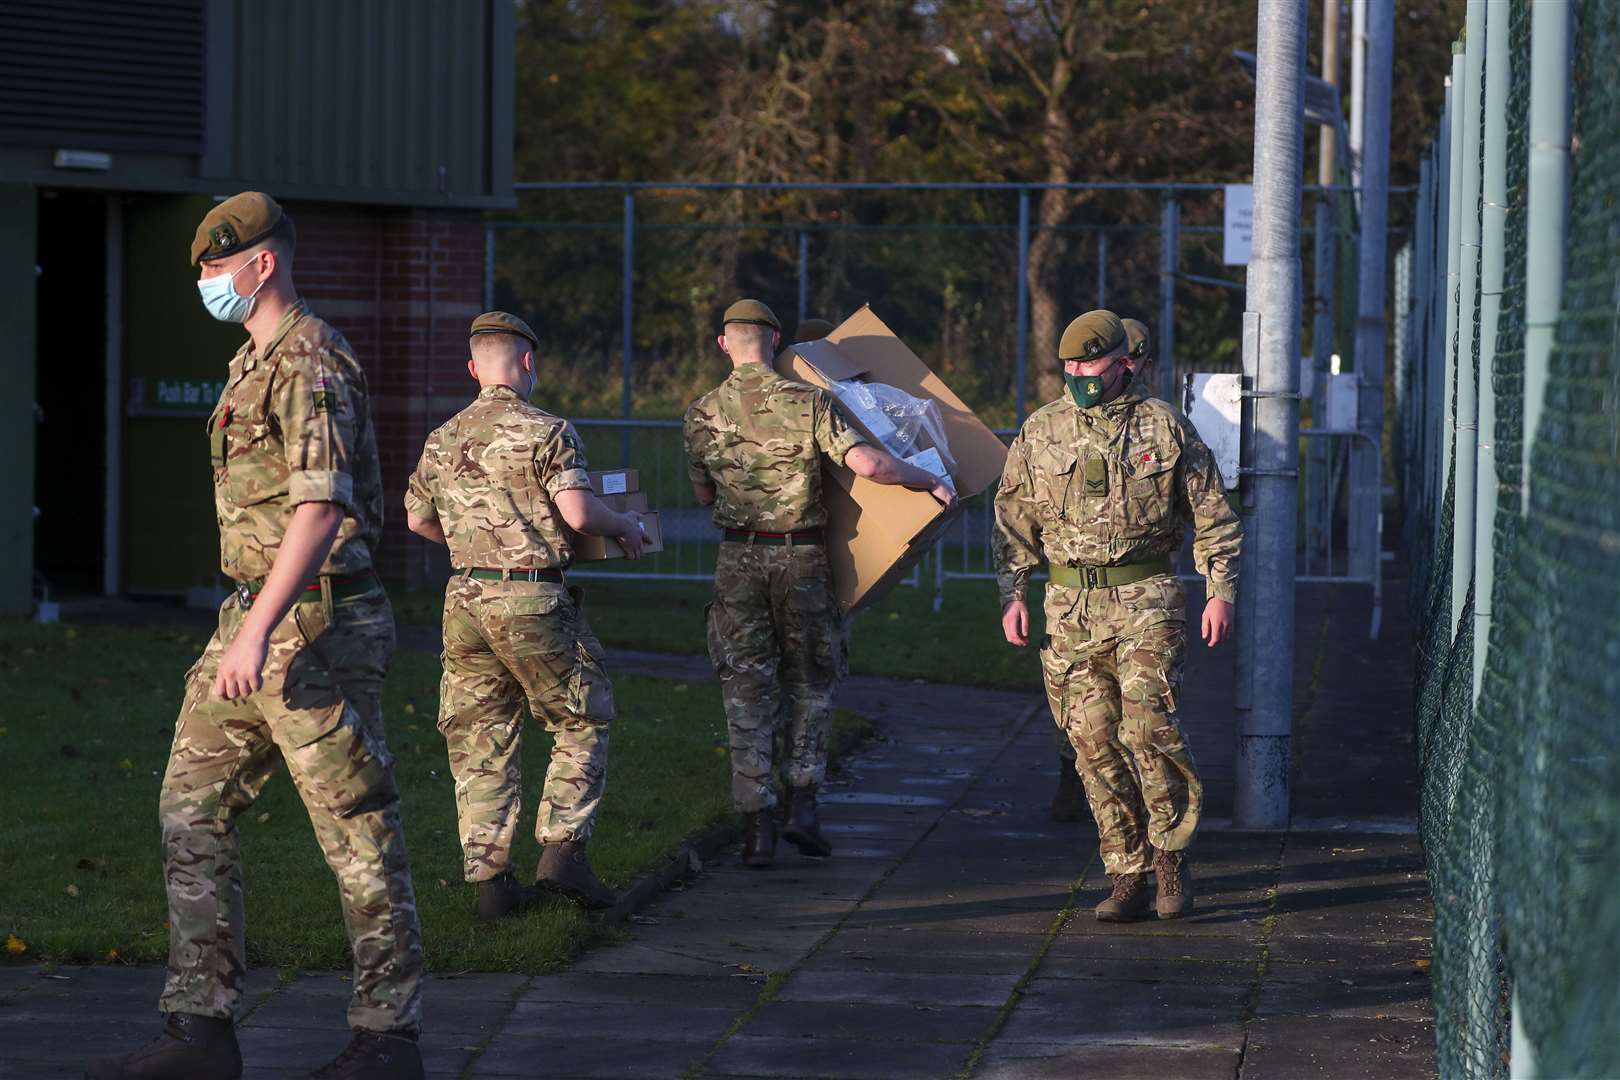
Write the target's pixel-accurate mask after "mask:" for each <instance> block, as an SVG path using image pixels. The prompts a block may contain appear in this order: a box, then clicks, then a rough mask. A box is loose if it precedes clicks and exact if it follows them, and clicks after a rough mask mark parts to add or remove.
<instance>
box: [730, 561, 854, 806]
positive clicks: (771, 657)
mask: <svg viewBox="0 0 1620 1080" xmlns="http://www.w3.org/2000/svg"><path fill="white" fill-rule="evenodd" d="M842 622H843V620H841V619H840V618H839V616H838V604H837V602H836V601H835V600H834V599H833V594H832V571H831V569H829V567H828V566H827V556H826V552H825V551H824V550H823V549H822V548H821V547H820V546H819V545H816V546H806V545H799V546H797V547H792V548H789V547H786V546H778V545H765V544H758V545H751V544H747V543H738V542H736V541H728V542H726V543H724V544H721V545H720V555H719V558H718V560H717V562H716V564H715V571H714V601H713V603H711V604H710V605H709V615H708V639H709V659H710V660H711V661H712V662H713V663H714V670H715V673H716V674H718V675H719V676H720V694H721V698H722V699H723V700H724V702H725V709H726V726H727V728H728V730H729V733H730V740H731V797H732V802H733V803H734V804H735V805H736V807H737V809H738V810H740V811H742V812H743V813H752V812H753V811H756V810H765V809H769V808H770V807H772V806H775V805H776V801H777V797H776V784H775V765H776V762H775V745H774V743H775V737H776V731H777V728H778V726H779V725H781V724H782V723H783V722H784V721H785V722H786V726H787V732H786V740H785V741H786V747H785V750H786V758H787V760H786V763H785V765H786V768H785V770H784V771H785V773H786V777H787V782H788V783H789V784H790V785H792V786H794V787H804V786H805V785H808V784H819V783H821V782H822V780H823V779H824V778H825V777H826V775H827V740H828V738H829V737H830V735H831V733H832V713H833V691H834V689H835V688H836V687H837V684H838V679H839V676H840V675H841V674H842V673H843V658H844V636H843V626H842Z"/></svg>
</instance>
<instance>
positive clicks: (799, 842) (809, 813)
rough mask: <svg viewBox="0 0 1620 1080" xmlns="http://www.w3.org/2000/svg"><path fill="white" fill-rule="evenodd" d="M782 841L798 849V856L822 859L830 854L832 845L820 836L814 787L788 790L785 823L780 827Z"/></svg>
mask: <svg viewBox="0 0 1620 1080" xmlns="http://www.w3.org/2000/svg"><path fill="white" fill-rule="evenodd" d="M782 839H784V840H786V841H787V842H788V843H790V844H792V845H793V846H794V847H796V848H798V849H799V854H800V855H811V856H814V857H815V858H818V859H824V858H826V857H827V856H828V855H831V854H832V845H831V844H829V843H828V842H827V838H826V837H825V836H822V835H821V817H820V815H819V814H817V813H816V785H814V784H806V785H805V786H804V787H796V788H788V797H787V823H786V824H785V825H784V826H783V827H782Z"/></svg>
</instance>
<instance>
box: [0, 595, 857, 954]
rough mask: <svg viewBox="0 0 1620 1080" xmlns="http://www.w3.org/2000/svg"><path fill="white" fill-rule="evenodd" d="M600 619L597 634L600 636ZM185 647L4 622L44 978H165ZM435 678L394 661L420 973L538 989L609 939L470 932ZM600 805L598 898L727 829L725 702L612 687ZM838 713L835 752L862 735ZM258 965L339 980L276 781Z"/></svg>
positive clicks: (517, 926) (523, 850) (13, 896)
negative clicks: (168, 815)
mask: <svg viewBox="0 0 1620 1080" xmlns="http://www.w3.org/2000/svg"><path fill="white" fill-rule="evenodd" d="M598 617H600V615H599V616H598ZM202 645H203V641H202V639H201V637H200V635H198V634H196V633H192V632H185V631H180V632H176V631H173V630H150V629H120V628H112V627H78V628H74V627H64V626H37V625H34V624H32V623H27V622H20V621H10V620H7V621H0V763H3V768H4V776H5V781H4V782H3V783H0V851H3V852H4V853H5V860H4V866H5V872H4V873H3V874H0V938H4V939H6V942H7V948H6V952H5V954H3V955H7V956H9V957H10V958H12V959H21V960H38V959H60V960H97V959H113V960H131V961H133V960H162V959H163V958H164V957H165V956H166V955H167V950H168V933H167V930H166V928H165V925H164V923H165V918H166V905H165V901H164V893H163V882H162V875H161V864H160V852H159V837H158V827H157V798H158V786H159V783H160V782H161V779H162V775H163V769H164V765H165V762H166V761H167V757H168V751H169V743H170V740H171V739H172V737H173V731H174V718H175V712H176V709H177V708H178V706H179V702H180V695H181V674H182V673H183V672H184V671H185V670H186V668H187V667H188V666H189V665H190V664H191V662H192V660H193V659H195V657H196V655H197V654H198V652H199V651H200V650H201V648H202ZM438 681H439V666H438V662H437V660H435V659H434V658H433V657H430V656H424V655H420V654H413V653H409V652H403V651H402V652H400V653H397V654H396V655H395V657H394V664H393V668H392V671H391V673H390V675H389V678H388V683H387V689H386V692H385V707H386V715H387V717H388V741H389V746H390V748H391V749H392V750H393V752H394V754H395V757H396V759H397V765H396V769H397V773H398V778H399V785H400V790H401V792H402V795H403V800H404V819H405V828H406V836H407V838H408V840H409V843H410V850H411V865H412V870H413V875H414V878H415V882H416V894H417V901H418V904H419V906H420V910H421V917H422V925H423V935H424V939H425V947H426V950H427V961H428V964H429V965H430V966H431V967H432V968H434V969H436V970H440V971H444V970H462V969H477V970H483V971H495V970H523V971H541V970H546V969H551V968H555V967H556V966H558V965H559V964H562V963H564V962H566V961H567V960H568V958H569V957H570V956H571V955H573V953H574V952H576V951H577V950H578V949H579V948H580V947H582V946H583V945H585V944H588V943H589V942H590V941H592V940H593V939H595V938H596V937H598V936H599V935H601V934H603V933H605V932H607V931H605V930H604V929H603V928H602V927H601V924H600V922H599V921H598V920H597V919H595V918H592V917H588V916H586V915H584V914H583V913H581V912H579V911H578V910H577V909H575V908H573V907H572V906H571V905H566V904H561V903H557V904H553V905H551V906H548V907H547V908H546V909H544V910H542V911H539V912H536V913H534V914H532V915H529V916H527V917H525V918H524V919H522V920H517V921H514V922H512V923H511V924H509V925H503V926H498V927H496V928H493V929H491V928H486V927H483V926H480V925H479V924H478V923H477V922H476V921H475V920H474V918H473V893H472V890H471V886H468V885H465V884H464V883H463V882H462V881H461V856H460V849H459V845H458V843H457V839H456V818H455V803H454V798H453V796H452V788H451V782H450V776H449V770H448V769H447V768H446V764H445V749H444V741H443V739H442V738H441V737H440V736H439V733H438V731H437V729H436V727H435V725H434V721H435V716H436V712H437V708H438ZM614 689H615V692H616V695H617V699H618V704H619V715H620V719H619V721H618V722H617V724H616V725H615V728H614V734H613V740H612V756H611V758H610V766H609V776H608V790H607V797H606V799H605V800H604V804H603V810H602V816H601V818H600V819H599V822H598V826H597V832H596V837H595V839H594V840H593V842H592V845H591V855H592V860H593V862H594V863H595V865H596V867H597V870H598V872H599V873H600V874H601V876H602V877H603V879H604V880H606V881H607V882H608V883H609V884H611V885H614V886H619V887H622V886H624V885H627V884H628V883H630V882H631V881H633V880H634V879H635V878H637V877H638V876H639V875H640V874H642V873H643V872H645V871H646V870H648V869H650V868H651V867H653V866H655V865H657V863H658V862H659V860H660V859H662V858H663V857H665V856H667V855H668V854H669V853H670V852H672V851H673V850H674V849H675V848H676V847H677V846H678V845H679V844H680V842H681V841H682V840H683V839H684V838H686V837H688V836H690V835H692V834H693V833H695V832H697V831H700V830H701V829H703V828H705V827H707V826H709V825H711V824H712V823H714V822H716V821H718V820H722V819H724V818H725V817H726V816H727V815H728V814H729V813H730V786H729V762H728V758H727V755H726V751H725V746H724V743H725V739H724V719H723V714H722V712H721V708H720V700H719V691H718V688H717V687H716V685H715V684H714V683H713V682H703V683H678V682H671V681H668V680H659V679H650V678H641V677H635V676H627V675H620V676H618V677H617V678H615V680H614ZM865 730H866V725H865V723H864V721H862V720H861V718H859V717H856V716H853V715H852V714H849V713H841V714H840V716H839V718H838V738H837V739H836V740H835V741H838V742H840V743H841V744H842V746H843V747H846V748H847V746H848V745H849V744H850V743H852V742H854V741H857V740H858V739H859V738H860V737H861V736H862V735H864V733H865ZM549 746H550V740H549V738H547V737H546V736H545V734H544V732H543V730H542V729H541V728H538V727H533V728H530V729H529V737H528V738H527V739H526V740H525V745H524V748H523V758H524V775H525V778H526V783H525V794H526V796H527V797H526V799H525V803H526V805H525V807H524V811H525V816H524V825H523V827H522V828H520V830H519V832H520V836H519V842H518V848H517V852H516V859H517V863H518V870H519V872H520V874H521V875H524V876H527V875H528V874H531V873H532V872H533V869H534V865H535V862H536V860H537V859H538V857H539V847H538V845H537V844H536V843H535V841H534V838H533V835H532V831H530V832H524V831H523V830H524V829H528V830H532V828H533V821H534V806H535V804H536V802H537V800H538V798H539V788H540V779H541V777H542V775H543V772H544V768H545V762H546V754H547V752H548V750H549ZM241 830H242V848H243V863H244V866H245V869H246V883H247V889H248V896H247V941H248V956H249V961H250V962H251V963H253V964H257V965H274V966H277V967H282V968H298V967H315V968H345V967H347V966H348V963H349V960H348V948H347V943H346V941H345V939H344V936H343V929H342V924H341V921H340V915H339V911H338V903H337V890H336V886H335V885H334V884H333V882H332V878H331V875H330V873H329V872H328V870H327V869H326V865H325V862H324V861H323V860H322V858H321V855H320V852H319V849H318V848H317V847H316V844H315V839H314V835H313V833H312V832H311V831H310V827H309V823H308V818H307V815H306V814H305V812H304V809H303V806H302V804H301V803H300V802H299V800H298V797H297V794H296V793H295V792H294V790H293V787H292V784H291V782H290V781H289V780H288V779H287V777H286V775H285V773H283V774H282V775H280V776H278V777H276V778H275V779H274V780H273V781H271V783H270V785H269V786H268V788H267V789H266V791H265V793H264V796H263V797H262V798H261V799H260V800H259V802H258V804H257V805H256V806H255V807H254V808H253V809H252V810H251V811H249V813H248V814H246V815H244V817H243V818H242V819H241Z"/></svg>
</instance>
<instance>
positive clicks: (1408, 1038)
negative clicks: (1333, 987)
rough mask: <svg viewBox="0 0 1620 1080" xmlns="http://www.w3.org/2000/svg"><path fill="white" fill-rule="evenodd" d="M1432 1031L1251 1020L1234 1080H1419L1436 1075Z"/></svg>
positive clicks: (1403, 1025)
mask: <svg viewBox="0 0 1620 1080" xmlns="http://www.w3.org/2000/svg"><path fill="white" fill-rule="evenodd" d="M1435 1075H1436V1072H1435V1068H1434V1026H1433V1024H1432V1023H1429V1022H1423V1023H1412V1022H1410V1021H1406V1020H1394V1019H1390V1020H1368V1019H1360V1018H1341V1017H1312V1016H1303V1017H1302V1016H1290V1017H1278V1018H1274V1019H1268V1020H1256V1021H1255V1022H1254V1023H1253V1024H1251V1025H1250V1027H1249V1047H1248V1050H1247V1051H1246V1052H1245V1054H1244V1057H1243V1071H1242V1072H1241V1073H1239V1074H1238V1077H1239V1080H1350V1078H1357V1080H1422V1078H1425V1077H1432V1076H1435Z"/></svg>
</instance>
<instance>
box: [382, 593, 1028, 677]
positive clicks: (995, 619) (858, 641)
mask: <svg viewBox="0 0 1620 1080" xmlns="http://www.w3.org/2000/svg"><path fill="white" fill-rule="evenodd" d="M576 580H577V581H578V582H579V584H581V585H583V586H584V588H585V608H586V613H587V614H588V615H589V616H590V620H591V627H592V628H593V629H594V630H595V631H596V633H597V636H598V637H600V638H601V639H602V642H603V644H605V645H606V646H607V647H608V650H609V656H608V663H609V665H610V666H611V665H612V663H613V657H612V650H613V649H615V648H620V649H648V650H652V651H655V652H671V653H691V654H698V653H702V652H703V651H704V638H703V606H704V605H705V604H707V603H708V602H709V596H710V593H711V586H710V585H709V583H708V582H686V581H646V582H642V581H624V580H603V579H589V580H587V579H585V578H578V579H576ZM1029 595H1030V600H1031V603H1030V616H1031V620H1032V622H1033V624H1034V625H1033V626H1032V627H1031V632H1032V644H1031V645H1029V646H1028V647H1027V648H1023V649H1017V648H1014V647H1013V646H1011V645H1008V644H1007V643H1006V642H1005V641H1004V640H1003V639H1002V636H1001V620H1000V614H999V609H998V606H997V604H996V589H995V586H994V585H993V584H992V583H990V582H987V581H953V582H949V583H947V584H946V586H945V603H944V606H943V607H941V609H940V610H939V611H937V612H936V611H934V609H933V603H934V594H933V586H932V584H931V583H928V584H926V585H925V586H924V587H922V588H916V589H913V588H910V587H908V586H905V585H902V586H900V587H898V588H896V589H895V590H894V591H893V592H891V593H889V595H888V596H886V597H884V598H883V600H882V601H881V602H880V603H878V604H877V605H875V606H873V607H872V608H869V609H867V610H866V611H862V612H860V613H859V614H857V615H856V616H855V627H854V634H853V638H852V645H851V650H850V670H851V671H852V672H854V673H855V674H857V675H884V676H889V677H891V678H900V679H928V680H929V681H932V682H940V681H944V682H953V683H960V684H962V685H967V686H986V687H998V688H1004V689H1015V690H1039V689H1040V685H1041V682H1040V679H1041V674H1040V662H1039V661H1038V660H1037V659H1036V656H1035V644H1033V642H1039V640H1040V635H1041V634H1042V633H1044V632H1045V631H1044V630H1043V629H1042V627H1043V625H1044V623H1043V619H1042V615H1041V604H1040V596H1041V585H1040V584H1039V583H1036V584H1033V585H1031V587H1030V590H1029ZM390 597H391V599H392V600H393V602H394V612H395V615H396V616H397V617H398V619H399V621H400V622H417V623H429V624H432V623H437V622H438V621H439V617H440V611H441V609H442V607H443V603H444V600H443V597H442V596H441V595H440V594H439V593H427V592H411V593H406V592H398V593H391V594H390ZM653 612H656V613H657V615H656V617H649V615H650V614H651V613H653ZM947 672H948V673H949V674H948V675H946V674H944V673H947Z"/></svg>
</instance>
